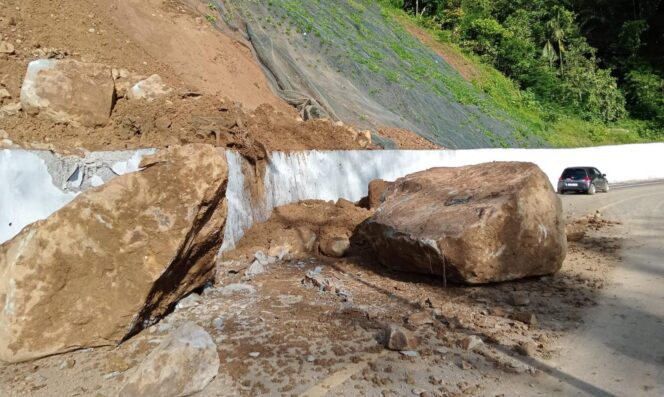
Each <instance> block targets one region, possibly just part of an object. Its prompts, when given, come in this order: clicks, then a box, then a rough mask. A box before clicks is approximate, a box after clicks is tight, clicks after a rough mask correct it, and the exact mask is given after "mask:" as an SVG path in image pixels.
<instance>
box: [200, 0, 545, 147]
mask: <svg viewBox="0 0 664 397" xmlns="http://www.w3.org/2000/svg"><path fill="white" fill-rule="evenodd" d="M217 18H223V19H224V21H226V22H227V24H228V26H230V27H233V26H240V27H241V28H240V30H243V29H244V25H243V24H246V32H247V35H248V38H249V39H250V40H251V42H252V44H253V46H254V48H255V50H256V52H257V55H258V57H259V59H260V60H261V62H262V63H263V65H264V67H265V69H266V71H267V73H268V75H269V77H270V80H271V81H272V83H273V86H274V87H275V88H276V89H277V91H278V92H279V94H280V95H281V96H282V97H283V98H285V99H286V100H287V101H288V102H290V103H292V104H294V105H296V106H298V107H300V109H303V110H304V111H305V112H308V113H312V114H313V115H321V116H326V115H329V116H331V117H332V118H335V119H341V120H344V121H346V122H350V123H353V124H357V125H360V126H362V127H372V128H374V129H377V128H380V127H384V126H390V127H401V128H405V129H409V130H412V131H414V132H416V133H418V134H419V135H421V136H423V137H425V138H426V139H428V140H430V141H432V142H434V143H437V144H439V145H442V146H445V147H451V148H471V147H487V146H519V145H533V144H535V145H537V144H538V141H537V139H534V138H533V137H532V136H528V134H527V133H526V126H524V125H522V124H521V123H520V122H517V121H515V120H513V119H511V117H510V116H509V115H508V114H507V113H505V112H504V111H503V110H502V109H501V108H500V106H498V105H497V104H496V103H495V102H494V101H493V100H492V98H491V97H489V96H487V95H485V94H484V93H482V92H481V91H480V90H479V89H477V88H476V87H475V86H474V85H473V84H471V83H470V82H468V81H466V80H465V79H464V78H463V77H462V75H460V74H459V73H458V72H457V71H456V70H455V69H454V68H453V67H451V66H450V65H449V64H448V62H446V61H445V59H444V58H442V57H441V56H440V55H438V54H437V53H436V52H435V51H433V50H431V49H430V48H428V47H427V46H426V45H424V44H422V43H421V42H420V41H418V40H417V39H416V38H415V37H414V36H413V35H411V34H410V33H408V32H407V31H406V30H405V29H404V28H403V27H402V26H401V25H400V24H399V23H398V21H397V20H396V19H395V18H393V17H392V16H391V15H390V14H389V13H387V12H386V11H385V10H384V9H382V8H381V7H380V6H379V5H378V4H376V2H373V1H368V0H348V1H337V2H331V3H326V2H321V1H308V2H301V1H289V0H274V1H267V2H245V1H236V0H232V1H224V2H222V1H218V0H217V1H213V2H210V4H209V10H208V19H209V20H211V21H215V22H216V21H217ZM386 145H387V146H388V147H389V142H386Z"/></svg>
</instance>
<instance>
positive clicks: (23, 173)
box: [0, 149, 155, 244]
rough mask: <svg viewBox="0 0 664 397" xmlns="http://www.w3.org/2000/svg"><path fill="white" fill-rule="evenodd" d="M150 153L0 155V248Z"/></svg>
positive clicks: (16, 151)
mask: <svg viewBox="0 0 664 397" xmlns="http://www.w3.org/2000/svg"><path fill="white" fill-rule="evenodd" d="M154 152H155V149H141V150H137V151H117V152H93V153H89V154H88V155H87V156H85V157H76V156H58V155H56V154H53V153H51V152H48V151H29V150H21V149H4V150H0V244H2V243H3V242H5V241H7V240H9V239H11V238H12V237H14V236H15V235H17V234H18V233H19V232H20V231H21V229H23V228H24V227H25V226H27V225H29V224H30V223H33V222H36V221H38V220H41V219H46V218H47V217H48V216H49V215H51V214H52V213H53V212H55V211H57V210H59V209H60V208H62V207H64V206H65V205H66V204H67V203H69V202H70V201H71V200H73V199H74V197H76V195H77V193H78V192H80V191H82V190H86V189H88V188H90V187H97V186H101V185H103V184H104V183H105V182H106V181H108V180H109V179H111V178H113V177H114V176H115V175H116V174H117V175H122V174H126V173H129V172H134V171H137V170H138V168H139V167H138V166H139V164H140V161H141V159H142V158H143V157H144V156H146V155H149V154H153V153H154Z"/></svg>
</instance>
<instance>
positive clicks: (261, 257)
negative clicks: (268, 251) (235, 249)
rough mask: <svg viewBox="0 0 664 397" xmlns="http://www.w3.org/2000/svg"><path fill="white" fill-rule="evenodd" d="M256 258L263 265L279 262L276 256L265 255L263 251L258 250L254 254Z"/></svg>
mask: <svg viewBox="0 0 664 397" xmlns="http://www.w3.org/2000/svg"><path fill="white" fill-rule="evenodd" d="M254 259H256V260H257V261H258V262H259V263H260V264H261V265H263V266H268V265H271V264H273V263H276V262H277V258H276V257H273V256H269V255H265V254H264V253H263V251H258V252H256V253H255V254H254Z"/></svg>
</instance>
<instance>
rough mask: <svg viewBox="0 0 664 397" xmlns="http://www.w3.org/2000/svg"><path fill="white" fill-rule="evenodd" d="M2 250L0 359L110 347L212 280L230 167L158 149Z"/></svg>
mask: <svg viewBox="0 0 664 397" xmlns="http://www.w3.org/2000/svg"><path fill="white" fill-rule="evenodd" d="M141 167H145V168H144V169H143V170H142V171H139V172H135V173H131V174H127V175H123V176H120V177H117V178H115V179H113V180H111V181H110V182H108V183H106V184H105V185H103V186H101V187H99V188H96V189H92V190H89V191H87V192H85V193H83V194H81V195H80V196H78V197H77V198H76V199H74V200H73V201H72V202H71V203H69V204H68V205H67V206H65V207H64V208H62V209H61V210H59V211H57V212H56V213H55V214H53V215H52V216H51V217H49V218H48V219H46V220H43V221H39V222H36V223H34V224H32V225H30V226H28V227H26V228H25V229H23V231H21V233H20V234H19V235H18V236H16V237H15V238H14V239H12V240H10V241H8V242H6V243H5V244H3V245H0V301H2V302H3V306H2V307H1V308H0V359H2V360H4V361H10V362H18V361H23V360H28V359H32V358H36V357H42V356H46V355H50V354H55V353H61V352H66V351H69V350H74V349H78V348H82V347H90V346H102V345H111V344H116V343H119V342H121V341H122V340H124V339H125V338H127V337H129V336H131V335H133V334H134V333H136V332H138V331H139V330H141V329H142V328H144V327H145V326H147V325H150V324H152V323H154V322H155V321H156V320H157V319H158V318H160V317H161V316H162V315H163V314H164V313H166V312H167V311H168V310H169V308H171V307H172V306H173V305H174V304H175V303H176V302H177V301H178V300H179V299H180V298H181V297H183V296H185V295H186V294H188V293H190V292H191V291H192V290H194V289H196V288H198V287H200V286H202V285H203V284H204V283H205V282H207V281H208V280H210V279H212V278H213V275H214V257H215V255H216V253H217V251H218V249H219V247H220V245H221V242H222V236H223V234H222V232H221V231H222V229H223V227H224V224H225V221H226V200H225V191H226V183H227V178H228V168H227V164H226V160H225V156H224V152H223V151H222V150H220V149H216V148H214V147H212V146H208V145H189V146H183V147H174V148H169V149H165V150H163V151H161V152H159V153H158V154H157V155H155V156H152V157H150V158H146V159H144V160H143V162H142V164H141Z"/></svg>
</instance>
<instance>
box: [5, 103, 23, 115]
mask: <svg viewBox="0 0 664 397" xmlns="http://www.w3.org/2000/svg"><path fill="white" fill-rule="evenodd" d="M21 109H22V106H21V102H16V103H10V104H9V105H5V106H3V107H1V108H0V116H3V115H4V116H15V115H17V114H18V113H19V112H20V111H21Z"/></svg>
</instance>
